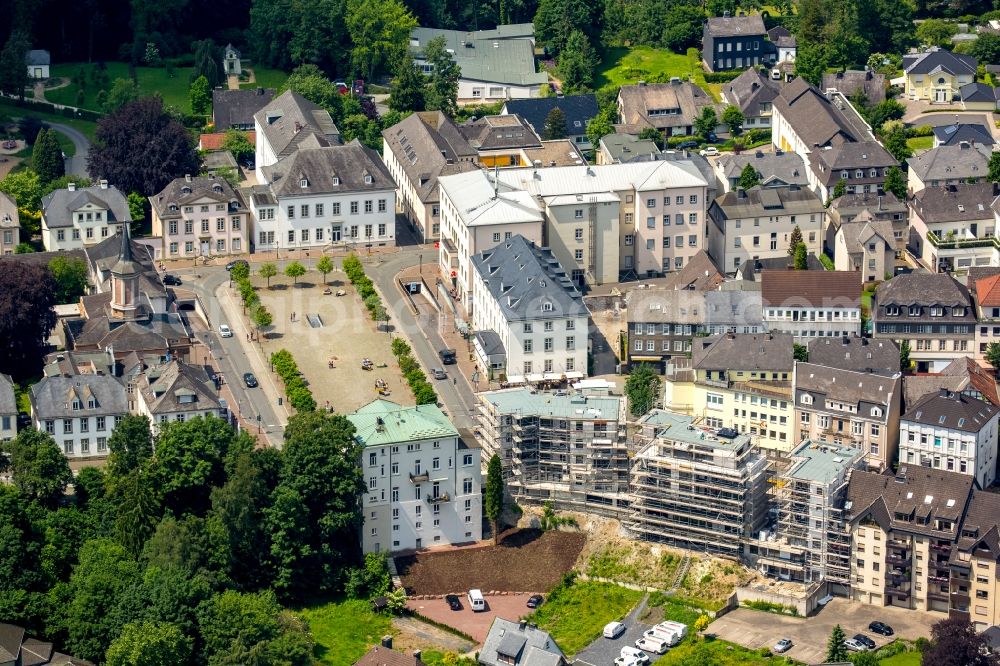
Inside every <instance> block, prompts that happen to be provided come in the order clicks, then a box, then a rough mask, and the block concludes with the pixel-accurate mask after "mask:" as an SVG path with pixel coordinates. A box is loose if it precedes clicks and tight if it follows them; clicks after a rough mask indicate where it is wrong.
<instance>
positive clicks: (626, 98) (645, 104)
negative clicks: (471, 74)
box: [618, 81, 715, 133]
mask: <svg viewBox="0 0 1000 666" xmlns="http://www.w3.org/2000/svg"><path fill="white" fill-rule="evenodd" d="M618 99H619V109H621V122H622V125H625V126H626V127H633V128H640V129H641V128H644V127H655V128H657V129H664V128H666V127H681V126H687V125H690V124H691V123H693V122H694V119H695V118H697V117H698V115H699V114H700V113H701V110H702V108H704V107H706V106H711V107H713V108H714V107H715V103H714V102H713V101H712V98H711V97H709V96H708V93H706V92H705V91H704V90H702V89H701V88H699V87H698V86H696V85H695V84H693V83H691V82H690V81H681V82H677V83H648V84H637V85H627V86H622V87H621V89H620V90H619V92H618ZM667 109H677V110H678V112H677V113H669V114H662V115H656V113H655V112H657V111H663V110H667ZM651 112H652V115H651ZM636 133H638V131H637V132H636Z"/></svg>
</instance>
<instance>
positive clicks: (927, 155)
mask: <svg viewBox="0 0 1000 666" xmlns="http://www.w3.org/2000/svg"><path fill="white" fill-rule="evenodd" d="M992 153H993V151H992V150H991V149H990V147H989V146H984V145H981V144H976V145H972V144H970V143H968V142H959V143H958V144H957V145H950V146H938V147H937V148H931V149H930V150H927V151H924V152H922V153H920V154H919V155H915V156H914V157H911V158H910V159H908V160H906V164H907V165H908V166H909V168H910V171H912V172H913V174H914V175H915V176H917V178H919V179H920V180H921V181H923V182H924V183H927V181H929V180H952V181H960V180H965V179H967V178H986V174H987V172H988V164H989V161H990V155H992ZM928 184H929V183H928Z"/></svg>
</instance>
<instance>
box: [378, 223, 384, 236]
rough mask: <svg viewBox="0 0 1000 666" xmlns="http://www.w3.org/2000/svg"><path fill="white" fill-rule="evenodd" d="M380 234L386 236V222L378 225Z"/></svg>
mask: <svg viewBox="0 0 1000 666" xmlns="http://www.w3.org/2000/svg"><path fill="white" fill-rule="evenodd" d="M378 235H379V237H380V238H381V237H382V236H385V225H384V224H380V225H378Z"/></svg>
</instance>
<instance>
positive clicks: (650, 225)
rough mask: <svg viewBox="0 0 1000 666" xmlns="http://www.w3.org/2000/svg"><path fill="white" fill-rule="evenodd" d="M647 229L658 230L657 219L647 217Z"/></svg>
mask: <svg viewBox="0 0 1000 666" xmlns="http://www.w3.org/2000/svg"><path fill="white" fill-rule="evenodd" d="M646 228H647V229H655V228H656V218H655V217H647V218H646Z"/></svg>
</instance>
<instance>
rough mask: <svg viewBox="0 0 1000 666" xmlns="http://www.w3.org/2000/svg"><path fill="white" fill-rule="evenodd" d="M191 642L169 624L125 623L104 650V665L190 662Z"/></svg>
mask: <svg viewBox="0 0 1000 666" xmlns="http://www.w3.org/2000/svg"><path fill="white" fill-rule="evenodd" d="M191 650H192V644H191V639H190V638H189V637H188V636H185V635H184V633H183V632H182V631H181V630H180V628H179V627H178V626H177V625H174V624H170V623H169V622H129V623H128V624H126V625H125V626H124V627H122V633H121V634H120V635H119V636H118V638H116V639H115V640H114V642H112V643H111V646H110V647H109V648H108V652H107V656H106V658H105V661H104V663H105V664H107V666H175V664H186V663H188V662H189V661H190V659H191Z"/></svg>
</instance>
